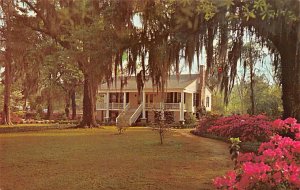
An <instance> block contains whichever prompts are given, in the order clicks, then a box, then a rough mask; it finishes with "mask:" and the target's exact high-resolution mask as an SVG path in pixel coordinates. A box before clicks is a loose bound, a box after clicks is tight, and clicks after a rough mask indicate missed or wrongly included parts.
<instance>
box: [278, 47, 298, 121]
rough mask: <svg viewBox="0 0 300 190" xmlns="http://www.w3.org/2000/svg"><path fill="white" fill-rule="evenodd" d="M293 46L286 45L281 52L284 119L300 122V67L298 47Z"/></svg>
mask: <svg viewBox="0 0 300 190" xmlns="http://www.w3.org/2000/svg"><path fill="white" fill-rule="evenodd" d="M291 44H292V43H290V44H288V43H286V45H283V47H282V48H281V49H280V51H279V52H280V56H281V83H282V103H283V110H284V112H283V118H288V117H295V118H296V119H297V120H298V121H300V66H299V60H298V61H297V59H296V46H293V45H291ZM298 56H299V55H298Z"/></svg>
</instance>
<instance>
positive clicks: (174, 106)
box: [164, 103, 180, 110]
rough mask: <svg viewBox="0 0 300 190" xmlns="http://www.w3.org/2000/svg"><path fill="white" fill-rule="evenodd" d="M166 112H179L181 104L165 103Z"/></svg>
mask: <svg viewBox="0 0 300 190" xmlns="http://www.w3.org/2000/svg"><path fill="white" fill-rule="evenodd" d="M164 108H165V110H179V109H180V103H164Z"/></svg>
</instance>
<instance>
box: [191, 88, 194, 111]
mask: <svg viewBox="0 0 300 190" xmlns="http://www.w3.org/2000/svg"><path fill="white" fill-rule="evenodd" d="M191 105H192V106H191V107H192V113H195V109H194V93H192V104H191Z"/></svg>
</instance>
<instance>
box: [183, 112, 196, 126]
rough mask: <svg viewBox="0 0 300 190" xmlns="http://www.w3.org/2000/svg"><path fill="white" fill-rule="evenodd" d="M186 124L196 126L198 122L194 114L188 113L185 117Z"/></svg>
mask: <svg viewBox="0 0 300 190" xmlns="http://www.w3.org/2000/svg"><path fill="white" fill-rule="evenodd" d="M184 121H185V124H188V125H189V124H195V123H196V122H197V118H196V116H195V115H194V114H192V113H186V114H185V116H184Z"/></svg>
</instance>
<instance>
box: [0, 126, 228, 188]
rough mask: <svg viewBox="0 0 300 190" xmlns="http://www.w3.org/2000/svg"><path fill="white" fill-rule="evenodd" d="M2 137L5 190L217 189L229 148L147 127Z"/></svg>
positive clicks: (0, 181)
mask: <svg viewBox="0 0 300 190" xmlns="http://www.w3.org/2000/svg"><path fill="white" fill-rule="evenodd" d="M116 132H117V131H116V129H115V128H113V127H105V128H104V129H69V130H49V131H40V132H27V133H6V134H0V172H1V173H0V189H1V190H6V189H13V190H15V189H27V190H28V189H29V190H30V189H49V190H50V189H89V190H90V189H166V190H168V189H170V190H171V189H189V190H190V189H191V190H193V189H212V186H211V179H212V178H213V177H215V176H218V175H222V174H224V173H225V171H227V170H228V169H231V168H232V163H231V161H230V160H229V159H228V153H227V144H225V143H222V142H219V141H216V140H211V139H204V138H201V137H195V138H189V137H186V136H183V135H181V134H179V133H176V132H171V133H170V134H169V135H168V136H167V138H166V141H165V144H164V145H163V146H161V145H159V138H158V134H156V133H155V132H153V131H151V130H150V129H147V128H129V129H128V130H127V131H126V132H125V134H122V135H116Z"/></svg>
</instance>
